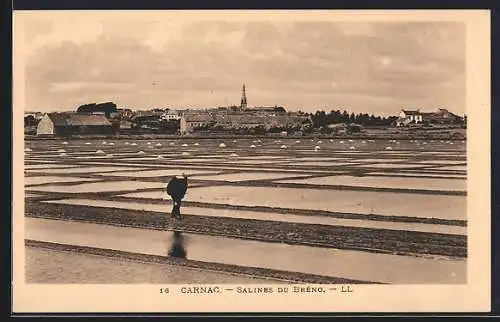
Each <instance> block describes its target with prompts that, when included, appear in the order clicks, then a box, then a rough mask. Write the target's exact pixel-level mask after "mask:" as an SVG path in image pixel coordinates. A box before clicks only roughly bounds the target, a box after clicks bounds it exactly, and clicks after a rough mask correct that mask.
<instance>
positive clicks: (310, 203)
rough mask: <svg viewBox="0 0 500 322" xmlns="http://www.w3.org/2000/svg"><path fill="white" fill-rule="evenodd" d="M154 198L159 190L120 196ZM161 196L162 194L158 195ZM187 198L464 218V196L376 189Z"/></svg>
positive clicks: (224, 191) (212, 193)
mask: <svg viewBox="0 0 500 322" xmlns="http://www.w3.org/2000/svg"><path fill="white" fill-rule="evenodd" d="M122 196H124V197H134V198H157V197H158V196H160V195H159V194H158V192H138V193H129V194H124V195H122ZM160 198H161V196H160ZM185 200H187V201H196V202H204V203H215V204H229V205H237V206H266V207H282V208H283V207H286V208H294V209H311V210H326V211H333V212H346V213H356V214H377V215H385V216H409V217H425V218H442V219H458V220H465V219H466V217H467V216H466V210H467V209H466V202H467V198H466V197H464V196H443V195H420V194H414V193H392V192H379V191H343V190H321V189H299V188H277V187H240V186H217V187H200V188H196V189H193V190H190V191H189V193H188V195H186V199H185Z"/></svg>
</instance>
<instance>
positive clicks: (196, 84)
mask: <svg viewBox="0 0 500 322" xmlns="http://www.w3.org/2000/svg"><path fill="white" fill-rule="evenodd" d="M23 23H24V25H23V30H24V35H23V37H22V39H21V40H20V41H22V45H23V52H24V54H23V58H24V66H25V110H29V111H40V112H48V111H56V110H74V109H76V108H77V107H78V106H79V105H82V104H87V103H92V102H107V101H112V102H115V103H116V104H117V105H118V107H122V108H132V109H137V110H140V109H150V108H156V107H160V108H165V107H170V108H187V107H189V108H197V107H203V108H205V107H216V106H227V105H239V103H240V98H241V89H242V85H243V84H246V89H247V98H248V105H249V106H275V105H278V106H284V107H285V108H286V109H287V110H302V111H306V112H314V111H316V110H325V111H330V110H332V109H341V110H344V109H346V110H348V111H349V112H354V113H369V114H372V113H373V114H376V115H395V114H397V113H398V112H399V111H400V110H401V109H402V108H405V109H420V110H423V111H428V110H429V111H430V110H435V109H437V108H438V107H439V108H446V109H448V110H450V111H453V112H455V113H458V114H461V115H462V114H464V111H465V24H464V23H461V22H401V21H400V22H381V21H373V22H367V21H352V22H346V21H338V22H335V21H315V20H310V21H307V20H306V21H305V20H303V19H302V20H300V21H280V20H276V21H273V20H272V19H269V20H267V21H266V20H263V21H251V20H249V21H245V20H239V21H235V20H224V19H219V20H213V19H212V20H203V19H198V20H197V19H191V20H187V21H183V20H178V21H177V20H175V19H161V20H147V21H146V20H144V19H141V20H133V19H131V18H127V19H126V20H123V19H121V20H120V19H109V20H106V19H103V20H99V21H95V20H88V19H83V18H82V19H79V18H77V17H71V19H70V18H69V17H66V18H64V16H63V17H59V18H58V19H50V20H48V19H47V20H43V19H32V20H29V19H26V20H25V21H24V22H23Z"/></svg>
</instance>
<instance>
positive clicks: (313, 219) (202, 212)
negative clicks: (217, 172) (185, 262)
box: [44, 199, 467, 235]
mask: <svg viewBox="0 0 500 322" xmlns="http://www.w3.org/2000/svg"><path fill="white" fill-rule="evenodd" d="M44 202H46V203H52V204H65V205H82V206H94V207H106V208H119V209H129V210H145V211H154V212H162V213H166V214H170V211H171V208H170V207H171V206H170V204H167V203H165V204H164V205H158V204H147V203H138V202H122V201H108V200H91V199H65V200H51V201H44ZM182 213H183V214H186V215H194V216H208V217H226V218H240V219H255V220H269V221H278V222H294V223H303V224H317V225H331V226H347V227H363V228H374V229H377V228H378V229H393V230H405V231H421V232H431V233H443V234H453V235H465V234H466V232H467V228H466V227H460V226H450V225H434V224H421V223H405V222H390V221H374V220H356V219H342V218H334V217H327V216H307V215H292V214H280V213H270V212H259V211H247V210H235V209H216V208H201V207H182Z"/></svg>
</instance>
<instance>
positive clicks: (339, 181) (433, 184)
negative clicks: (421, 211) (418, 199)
mask: <svg viewBox="0 0 500 322" xmlns="http://www.w3.org/2000/svg"><path fill="white" fill-rule="evenodd" d="M279 182H287V183H303V184H315V185H341V186H353V187H374V188H394V189H398V188H399V189H401V188H404V189H422V190H442V191H467V181H466V180H454V179H417V178H394V177H392V178H391V177H375V176H370V177H368V176H364V177H353V176H329V177H319V178H310V179H296V180H280V181H279Z"/></svg>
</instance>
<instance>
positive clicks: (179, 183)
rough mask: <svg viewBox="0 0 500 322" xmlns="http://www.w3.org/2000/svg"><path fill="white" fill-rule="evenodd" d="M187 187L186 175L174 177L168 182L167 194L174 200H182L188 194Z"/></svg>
mask: <svg viewBox="0 0 500 322" xmlns="http://www.w3.org/2000/svg"><path fill="white" fill-rule="evenodd" d="M187 188H188V181H187V177H186V176H184V177H183V178H177V177H173V178H172V179H170V182H169V183H168V184H167V194H168V195H169V196H171V197H172V199H174V200H182V198H184V196H185V195H186V191H187Z"/></svg>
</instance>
